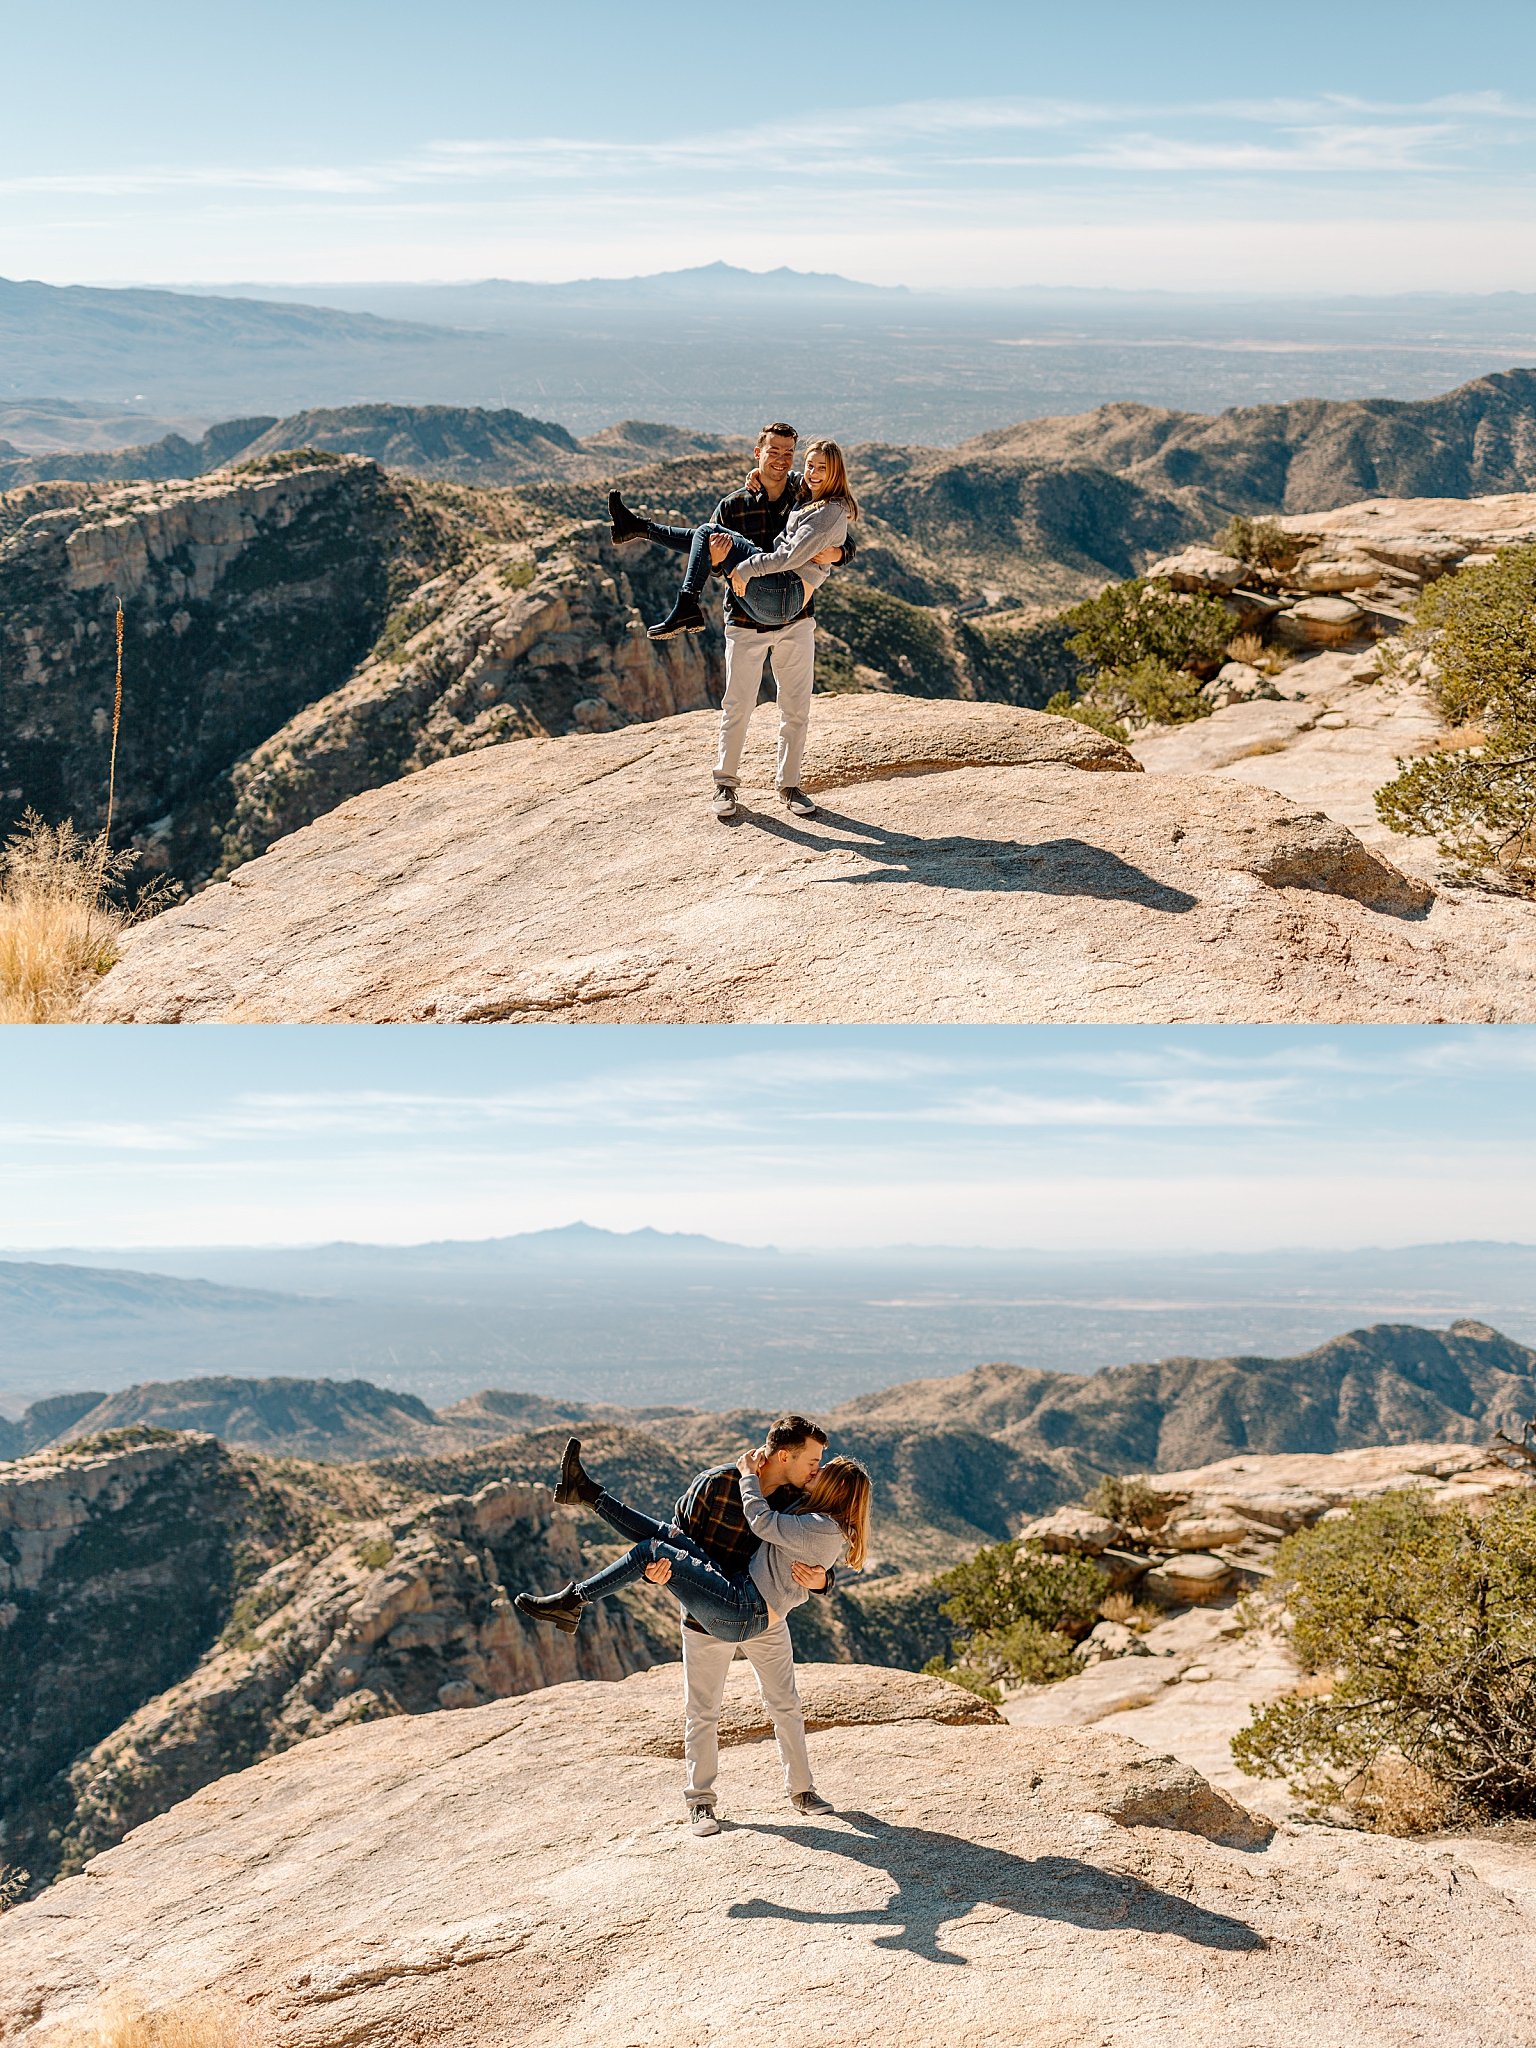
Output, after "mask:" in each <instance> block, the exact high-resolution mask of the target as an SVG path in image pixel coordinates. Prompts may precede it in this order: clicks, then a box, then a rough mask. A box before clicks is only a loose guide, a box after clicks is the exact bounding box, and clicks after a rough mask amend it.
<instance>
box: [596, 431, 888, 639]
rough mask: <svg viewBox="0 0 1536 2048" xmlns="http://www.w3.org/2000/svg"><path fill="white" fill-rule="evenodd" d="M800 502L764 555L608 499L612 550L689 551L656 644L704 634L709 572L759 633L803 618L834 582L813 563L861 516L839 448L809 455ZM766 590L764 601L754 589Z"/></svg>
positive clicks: (716, 530) (612, 496)
mask: <svg viewBox="0 0 1536 2048" xmlns="http://www.w3.org/2000/svg"><path fill="white" fill-rule="evenodd" d="M801 477H802V481H801V485H800V499H799V502H798V503H797V504H796V506H795V509H794V510H793V511H792V512H791V513H790V515H789V521H788V524H787V525H786V526H785V528H784V532H783V534H782V535H781V536H780V538H779V541H778V543H777V545H776V546H774V547H772V548H769V549H763V548H759V547H758V546H757V545H756V543H755V542H753V541H751V540H749V539H748V538H747V536H746V535H745V534H744V533H736V532H734V531H733V530H732V529H731V528H730V527H728V526H717V525H715V524H714V523H713V521H706V522H705V523H704V524H703V525H702V526H663V525H662V524H660V522H658V521H656V520H653V519H642V518H641V517H640V515H639V514H638V513H635V512H631V510H630V509H629V507H628V506H627V505H626V504H625V503H624V500H623V498H622V497H621V496H620V495H619V493H618V492H617V491H610V492H609V493H608V511H609V516H610V518H611V520H612V522H613V526H612V531H613V539H614V542H615V545H617V546H622V545H623V544H624V543H625V542H626V541H631V540H649V541H655V542H657V543H658V544H659V545H660V546H662V547H669V548H675V549H677V550H678V551H679V552H680V553H681V552H682V551H683V550H685V549H686V550H687V554H688V566H687V568H686V569H685V570H684V572H683V587H682V590H681V592H680V593H679V595H678V599H677V602H676V604H674V605H673V607H672V609H671V611H670V612H669V613H668V614H667V616H666V618H664V619H663V620H661V622H660V623H659V624H658V625H655V626H652V627H651V628H650V636H651V638H652V639H653V640H670V639H671V638H672V637H673V636H674V634H677V633H702V632H703V631H704V629H705V627H706V625H707V624H708V623H709V622H708V620H707V619H706V618H705V616H704V608H703V606H702V605H701V604H700V603H699V599H700V598H701V597H702V596H703V594H704V585H705V582H706V581H707V579H708V577H709V574H710V571H711V569H713V570H715V571H716V572H718V573H719V574H721V575H728V576H729V577H730V579H731V588H732V589H733V590H734V591H735V592H736V595H737V596H738V597H739V598H740V599H741V602H742V604H743V605H744V606H745V607H746V609H747V610H748V611H749V612H750V613H751V615H752V617H753V618H754V619H756V621H757V623H758V624H759V625H761V626H780V625H784V624H787V622H788V621H789V620H790V619H792V618H796V617H798V616H799V614H800V613H801V612H803V611H804V610H805V607H806V605H807V604H808V603H809V602H810V600H811V597H812V594H813V593H814V592H815V591H816V590H818V589H819V588H820V587H821V585H822V584H823V583H824V582H825V581H826V579H827V577H828V576H829V575H830V574H831V571H830V569H828V568H827V567H826V566H825V565H823V564H822V563H819V562H818V561H817V560H816V559H815V558H816V556H817V555H820V554H823V553H825V552H826V550H828V549H829V548H840V547H841V546H842V544H843V542H844V540H845V539H846V538H847V536H848V522H849V520H850V519H857V518H858V516H859V507H858V502H857V500H856V499H855V498H854V495H853V492H852V491H851V490H850V489H849V487H848V471H847V467H846V465H845V464H844V462H843V451H842V449H841V448H840V447H839V446H838V445H837V443H836V442H835V441H812V442H811V443H810V444H809V446H808V447H807V448H806V451H805V462H804V468H803V470H802V472H801ZM759 583H760V584H763V585H764V588H763V590H762V591H761V593H760V594H759V593H755V592H754V588H753V586H754V584H759Z"/></svg>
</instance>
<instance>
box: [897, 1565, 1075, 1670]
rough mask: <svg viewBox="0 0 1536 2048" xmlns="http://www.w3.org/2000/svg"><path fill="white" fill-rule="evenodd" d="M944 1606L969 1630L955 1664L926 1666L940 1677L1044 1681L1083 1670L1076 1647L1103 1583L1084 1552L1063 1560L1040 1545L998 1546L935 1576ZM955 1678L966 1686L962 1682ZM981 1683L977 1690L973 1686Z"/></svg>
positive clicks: (935, 1661)
mask: <svg viewBox="0 0 1536 2048" xmlns="http://www.w3.org/2000/svg"><path fill="white" fill-rule="evenodd" d="M934 1589H935V1591H936V1592H939V1593H942V1594H944V1595H945V1596H946V1597H945V1599H944V1603H943V1605H942V1607H941V1608H940V1610H939V1611H940V1613H942V1614H945V1615H947V1616H948V1617H949V1619H950V1620H951V1621H953V1622H957V1623H958V1624H959V1626H960V1627H961V1628H962V1629H963V1630H964V1631H965V1633H964V1635H963V1636H962V1637H960V1638H957V1640H956V1641H955V1642H953V1643H952V1644H951V1646H950V1653H951V1659H952V1662H950V1663H949V1664H946V1663H945V1661H944V1659H943V1658H941V1657H935V1658H931V1659H930V1660H929V1662H928V1663H927V1664H926V1665H925V1666H924V1667H923V1668H924V1669H925V1670H926V1671H929V1672H933V1673H934V1674H935V1675H937V1676H940V1677H949V1676H951V1674H952V1673H953V1672H954V1671H956V1670H960V1669H969V1670H972V1671H975V1672H980V1673H981V1674H982V1677H983V1679H984V1681H985V1682H986V1683H988V1684H991V1685H996V1684H997V1683H998V1682H999V1681H1000V1680H1005V1679H1006V1680H1012V1681H1015V1682H1022V1683H1031V1684H1033V1683H1039V1682H1041V1681H1044V1680H1047V1679H1056V1678H1065V1677H1067V1676H1068V1674H1069V1673H1070V1672H1071V1671H1073V1670H1074V1669H1075V1668H1076V1667H1075V1666H1074V1664H1073V1662H1072V1645H1073V1642H1074V1641H1075V1640H1076V1638H1077V1637H1078V1636H1079V1635H1081V1634H1082V1633H1084V1632H1085V1631H1086V1630H1087V1629H1088V1628H1090V1627H1091V1626H1092V1624H1093V1621H1094V1618H1095V1617H1096V1615H1097V1614H1098V1610H1099V1602H1100V1601H1101V1600H1102V1599H1103V1597H1104V1580H1103V1577H1102V1576H1101V1574H1100V1573H1099V1571H1098V1569H1097V1568H1096V1567H1095V1566H1094V1565H1093V1564H1091V1563H1090V1562H1089V1560H1088V1559H1087V1558H1085V1557H1071V1556H1068V1557H1058V1556H1054V1555H1052V1554H1051V1553H1050V1552H1048V1551H1045V1550H1043V1549H1042V1548H1041V1547H1040V1545H1039V1544H1038V1543H1022V1542H1018V1541H1014V1542H1011V1543H993V1544H989V1545H987V1546H986V1548H984V1549H982V1550H978V1551H977V1553H976V1555H975V1556H974V1557H971V1558H967V1559H966V1561H965V1563H964V1564H957V1565H952V1566H951V1567H950V1569H949V1570H948V1571H947V1572H941V1573H940V1574H939V1576H938V1578H937V1579H935V1580H934ZM956 1683H964V1681H963V1680H957V1681H956ZM975 1689H976V1688H975V1687H973V1688H972V1690H975Z"/></svg>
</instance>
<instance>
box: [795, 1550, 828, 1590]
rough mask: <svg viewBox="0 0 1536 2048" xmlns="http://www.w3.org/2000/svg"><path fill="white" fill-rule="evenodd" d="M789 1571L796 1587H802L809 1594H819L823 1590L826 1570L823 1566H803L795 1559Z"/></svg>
mask: <svg viewBox="0 0 1536 2048" xmlns="http://www.w3.org/2000/svg"><path fill="white" fill-rule="evenodd" d="M789 1569H790V1574H791V1576H792V1577H793V1579H794V1582H795V1584H796V1585H797V1586H804V1587H805V1588H806V1590H807V1591H808V1592H811V1593H820V1592H822V1591H823V1590H824V1589H825V1587H826V1583H827V1568H826V1566H825V1565H824V1564H805V1563H803V1562H802V1561H801V1559H799V1558H798V1557H797V1558H796V1559H795V1561H794V1563H793V1564H792V1565H791V1566H790V1568H789Z"/></svg>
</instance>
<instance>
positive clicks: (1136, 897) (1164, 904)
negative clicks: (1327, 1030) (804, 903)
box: [740, 809, 1199, 911]
mask: <svg viewBox="0 0 1536 2048" xmlns="http://www.w3.org/2000/svg"><path fill="white" fill-rule="evenodd" d="M821 815H822V817H823V818H824V819H825V820H826V822H827V823H828V824H829V825H831V826H832V827H834V828H835V829H838V830H842V831H845V832H849V833H854V832H857V833H859V834H861V835H863V836H862V837H860V838H857V839H853V838H848V839H839V838H834V837H832V836H831V835H829V834H827V833H824V832H815V831H807V830H805V829H803V828H802V827H800V826H798V825H790V824H786V823H785V822H784V821H783V820H782V819H780V818H768V817H763V816H762V815H760V814H759V813H757V812H753V811H746V810H743V811H742V812H741V814H740V818H741V822H742V823H743V824H750V825H755V826H756V827H757V829H758V830H759V831H760V832H767V833H769V834H771V835H772V837H774V838H775V839H787V840H789V841H791V842H792V843H793V844H794V845H796V846H805V847H809V848H810V849H811V850H812V851H813V852H816V853H860V854H863V855H864V856H865V857H866V858H867V859H868V861H869V862H870V865H869V867H868V868H867V869H866V870H865V872H864V873H862V874H856V875H829V876H826V877H825V878H823V879H824V880H825V881H826V883H828V884H829V885H831V884H838V883H842V884H857V883H861V882H927V883H928V884H929V885H930V886H932V887H937V888H943V889H978V890H980V889H987V890H1013V889H1018V890H1031V891H1033V892H1034V893H1035V894H1036V895H1039V896H1096V897H1098V898H1100V899H1101V900H1102V901H1104V902H1117V903H1118V902H1124V903H1142V904H1145V905H1146V906H1147V908H1148V909H1149V910H1166V911H1182V910H1193V909H1194V908H1195V906H1196V904H1197V902H1198V901H1199V899H1198V898H1197V897H1194V896H1191V895H1190V894H1189V893H1188V891H1187V890H1184V889H1174V888H1170V887H1169V885H1168V884H1167V883H1166V882H1159V881H1157V880H1156V879H1155V878H1154V877H1153V876H1151V875H1149V874H1148V873H1147V872H1146V870H1145V869H1144V868H1138V867H1133V866H1132V865H1131V863H1130V862H1129V861H1124V860H1121V858H1120V857H1119V855H1118V854H1114V853H1109V852H1107V851H1106V850H1105V849H1104V848H1103V847H1102V846H1090V845H1089V843H1088V842H1087V840H1085V839H1043V840H1041V841H1040V843H1039V844H1038V845H1036V846H1025V845H1024V844H1023V843H1022V842H1021V841H1019V840H1017V839H964V838H951V839H924V838H923V837H921V836H920V835H919V834H917V833H914V832H888V831H886V830H885V829H884V828H883V827H881V826H879V825H867V824H865V823H864V821H863V820H862V819H860V818H849V817H845V816H844V815H843V814H842V813H841V812H838V811H828V810H825V809H824V810H823V811H822V813H821Z"/></svg>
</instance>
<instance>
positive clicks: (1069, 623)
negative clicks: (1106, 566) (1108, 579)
mask: <svg viewBox="0 0 1536 2048" xmlns="http://www.w3.org/2000/svg"><path fill="white" fill-rule="evenodd" d="M1062 623H1063V624H1064V625H1065V626H1066V627H1067V628H1068V629H1069V637H1068V639H1067V642H1066V645H1067V647H1068V649H1069V650H1070V652H1071V653H1072V654H1074V655H1075V656H1076V657H1077V659H1078V661H1079V662H1080V663H1081V664H1082V667H1083V673H1082V674H1080V675H1079V676H1078V678H1077V680H1076V682H1075V684H1074V685H1073V686H1072V688H1071V689H1069V690H1062V691H1059V692H1058V693H1057V694H1056V695H1055V696H1054V697H1052V698H1051V700H1050V702H1049V703H1048V704H1047V705H1046V707H1045V708H1046V710H1047V711H1053V712H1055V713H1056V714H1057V715H1058V716H1060V717H1064V718H1075V719H1077V720H1078V721H1079V723H1080V724H1083V725H1091V726H1093V727H1095V728H1096V730H1098V731H1099V732H1105V733H1108V734H1109V735H1110V737H1111V738H1112V739H1119V740H1123V739H1125V738H1127V737H1128V736H1129V734H1130V733H1131V732H1132V731H1134V730H1135V729H1136V728H1137V727H1139V726H1144V725H1152V724H1156V725H1184V724H1187V723H1188V722H1189V721H1190V720H1191V719H1195V718H1206V717H1209V715H1210V711H1211V705H1210V701H1209V699H1208V698H1207V697H1205V695H1204V694H1203V693H1202V691H1201V688H1200V684H1201V681H1202V679H1203V678H1205V677H1207V676H1211V675H1214V674H1215V672H1216V670H1217V669H1218V668H1220V666H1221V664H1222V663H1223V662H1224V661H1225V660H1226V658H1227V642H1228V640H1229V639H1230V637H1231V633H1232V618H1231V615H1230V613H1229V612H1228V611H1227V608H1226V606H1225V605H1224V604H1222V603H1221V602H1220V600H1219V599H1217V598H1214V597H1204V596H1200V595H1189V594H1186V593H1183V592H1180V591H1175V590H1169V589H1168V588H1167V587H1166V586H1165V585H1163V584H1160V583H1148V582H1147V581H1146V580H1145V578H1143V577H1139V576H1138V577H1134V578H1132V580H1131V581H1130V582H1129V583H1116V584H1112V585H1111V586H1110V588H1109V589H1108V590H1105V591H1101V592H1100V594H1099V595H1098V596H1097V597H1093V598H1089V599H1088V600H1087V601H1086V602H1085V603H1083V604H1078V605H1074V606H1073V607H1072V609H1071V610H1070V611H1068V612H1066V613H1064V614H1063V618H1062Z"/></svg>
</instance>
